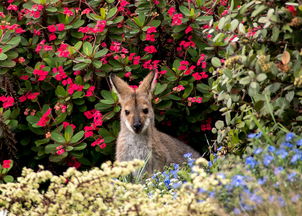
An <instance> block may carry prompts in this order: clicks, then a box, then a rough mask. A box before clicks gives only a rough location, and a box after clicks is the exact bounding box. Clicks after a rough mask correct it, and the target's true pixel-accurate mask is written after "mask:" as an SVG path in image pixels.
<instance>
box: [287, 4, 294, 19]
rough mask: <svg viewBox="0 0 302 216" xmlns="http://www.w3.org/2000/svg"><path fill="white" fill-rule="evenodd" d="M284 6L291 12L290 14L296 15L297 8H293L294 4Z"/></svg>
mask: <svg viewBox="0 0 302 216" xmlns="http://www.w3.org/2000/svg"><path fill="white" fill-rule="evenodd" d="M286 8H287V10H288V11H289V12H291V14H292V16H296V15H297V10H296V8H295V7H294V6H292V5H289V6H287V7H286Z"/></svg>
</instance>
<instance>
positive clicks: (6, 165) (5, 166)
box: [2, 160, 12, 169]
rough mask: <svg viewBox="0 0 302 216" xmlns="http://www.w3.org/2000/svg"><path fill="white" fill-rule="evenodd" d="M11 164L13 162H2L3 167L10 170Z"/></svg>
mask: <svg viewBox="0 0 302 216" xmlns="http://www.w3.org/2000/svg"><path fill="white" fill-rule="evenodd" d="M11 163H12V161H11V160H4V161H3V162H2V167H3V168H6V169H8V168H10V166H11Z"/></svg>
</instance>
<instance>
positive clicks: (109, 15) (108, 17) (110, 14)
mask: <svg viewBox="0 0 302 216" xmlns="http://www.w3.org/2000/svg"><path fill="white" fill-rule="evenodd" d="M116 12H117V7H113V8H111V9H110V10H109V11H108V13H107V16H106V19H110V18H111V17H113V16H114V15H115V14H116Z"/></svg>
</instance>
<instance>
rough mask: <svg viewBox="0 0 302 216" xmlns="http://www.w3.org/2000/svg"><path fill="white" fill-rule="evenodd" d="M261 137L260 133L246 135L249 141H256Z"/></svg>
mask: <svg viewBox="0 0 302 216" xmlns="http://www.w3.org/2000/svg"><path fill="white" fill-rule="evenodd" d="M261 136H262V132H258V133H253V134H249V135H247V137H248V138H250V139H258V138H260V137H261Z"/></svg>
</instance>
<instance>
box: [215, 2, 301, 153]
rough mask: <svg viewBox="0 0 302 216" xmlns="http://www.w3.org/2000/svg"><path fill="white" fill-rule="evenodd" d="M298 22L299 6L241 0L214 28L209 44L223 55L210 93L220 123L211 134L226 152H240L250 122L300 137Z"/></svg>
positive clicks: (253, 126) (299, 21) (249, 127)
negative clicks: (220, 48)
mask: <svg viewBox="0 0 302 216" xmlns="http://www.w3.org/2000/svg"><path fill="white" fill-rule="evenodd" d="M301 20H302V8H301V5H299V4H298V3H289V2H284V1H273V2H271V1H258V2H256V1H243V4H241V5H240V6H239V7H237V8H235V7H233V8H230V9H229V10H228V13H227V14H226V16H224V17H223V18H222V19H220V20H219V22H217V23H216V27H217V29H216V30H215V32H213V34H214V35H213V37H214V39H213V41H214V42H215V43H221V44H223V45H225V51H226V52H225V54H222V56H223V57H224V58H225V62H224V65H223V66H221V67H219V69H217V70H216V71H215V72H214V75H216V76H217V80H215V81H214V82H213V85H212V89H213V92H214V93H215V98H216V99H217V101H218V103H219V106H220V111H221V112H222V115H224V116H225V121H224V122H223V121H221V120H219V121H217V122H216V123H215V127H216V128H215V129H214V130H213V132H215V133H217V143H219V145H221V143H224V144H223V145H224V146H225V147H226V148H225V149H226V151H229V152H236V153H239V152H240V151H241V152H242V149H244V148H245V146H244V145H245V143H246V140H245V139H246V137H247V134H248V133H250V131H251V130H256V129H257V128H258V127H259V124H257V122H256V121H255V119H257V120H258V121H259V123H261V124H262V125H263V126H264V127H271V128H272V129H273V130H276V131H277V129H278V127H279V124H282V125H283V126H285V127H286V128H287V129H288V130H290V131H294V132H296V133H297V134H299V133H301V116H300V109H301V85H300V84H301V83H300V76H301V75H302V70H301V55H302V53H301V48H302V43H301V40H300V38H301V25H302V22H301ZM212 60H213V59H212ZM217 66H218V65H217ZM253 116H255V117H253ZM276 135H277V136H278V137H279V138H280V139H281V138H282V133H280V134H276Z"/></svg>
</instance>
